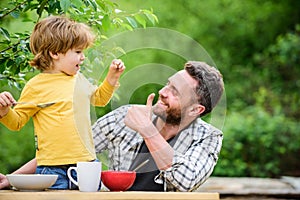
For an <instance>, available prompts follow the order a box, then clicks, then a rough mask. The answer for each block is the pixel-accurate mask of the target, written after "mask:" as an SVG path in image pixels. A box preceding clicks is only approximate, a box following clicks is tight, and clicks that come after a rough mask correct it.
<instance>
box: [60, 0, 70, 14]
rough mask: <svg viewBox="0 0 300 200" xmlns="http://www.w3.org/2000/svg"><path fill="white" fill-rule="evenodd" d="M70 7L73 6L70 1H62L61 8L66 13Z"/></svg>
mask: <svg viewBox="0 0 300 200" xmlns="http://www.w3.org/2000/svg"><path fill="white" fill-rule="evenodd" d="M70 6H71V2H70V0H61V1H60V7H61V9H62V10H63V11H64V13H67V11H68V10H69V8H70Z"/></svg>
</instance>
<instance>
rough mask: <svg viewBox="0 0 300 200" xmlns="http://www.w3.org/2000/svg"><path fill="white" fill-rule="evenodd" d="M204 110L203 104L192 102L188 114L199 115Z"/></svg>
mask: <svg viewBox="0 0 300 200" xmlns="http://www.w3.org/2000/svg"><path fill="white" fill-rule="evenodd" d="M204 111H205V106H203V105H201V104H194V105H192V106H191V108H190V112H189V115H190V116H199V115H200V114H201V113H203V112H204Z"/></svg>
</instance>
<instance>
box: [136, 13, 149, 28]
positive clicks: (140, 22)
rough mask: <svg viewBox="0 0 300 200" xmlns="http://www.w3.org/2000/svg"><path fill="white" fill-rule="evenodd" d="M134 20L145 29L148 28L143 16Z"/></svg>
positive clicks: (138, 16) (137, 16)
mask: <svg viewBox="0 0 300 200" xmlns="http://www.w3.org/2000/svg"><path fill="white" fill-rule="evenodd" d="M134 18H135V19H136V21H137V22H138V23H139V24H141V25H142V26H143V28H146V20H145V19H144V18H143V17H142V16H141V15H135V16H134Z"/></svg>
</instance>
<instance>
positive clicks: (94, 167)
mask: <svg viewBox="0 0 300 200" xmlns="http://www.w3.org/2000/svg"><path fill="white" fill-rule="evenodd" d="M101 168H102V165H101V162H78V163H77V165H76V167H70V168H69V169H68V171H67V174H68V177H69V179H70V180H71V181H72V183H74V184H75V185H77V186H78V187H79V191H81V192H96V191H98V189H99V186H100V180H101ZM72 170H75V171H76V172H77V180H78V181H75V180H74V179H73V177H72V176H71V171H72Z"/></svg>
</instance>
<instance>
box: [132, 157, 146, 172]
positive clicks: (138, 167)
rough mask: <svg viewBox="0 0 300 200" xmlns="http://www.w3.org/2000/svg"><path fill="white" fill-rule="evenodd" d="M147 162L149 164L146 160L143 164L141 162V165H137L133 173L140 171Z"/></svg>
mask: <svg viewBox="0 0 300 200" xmlns="http://www.w3.org/2000/svg"><path fill="white" fill-rule="evenodd" d="M147 162H149V159H147V160H145V161H144V162H142V163H141V164H139V165H138V166H137V167H136V168H134V169H133V171H137V170H138V169H140V168H141V167H143V166H144V165H146V164H147Z"/></svg>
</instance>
